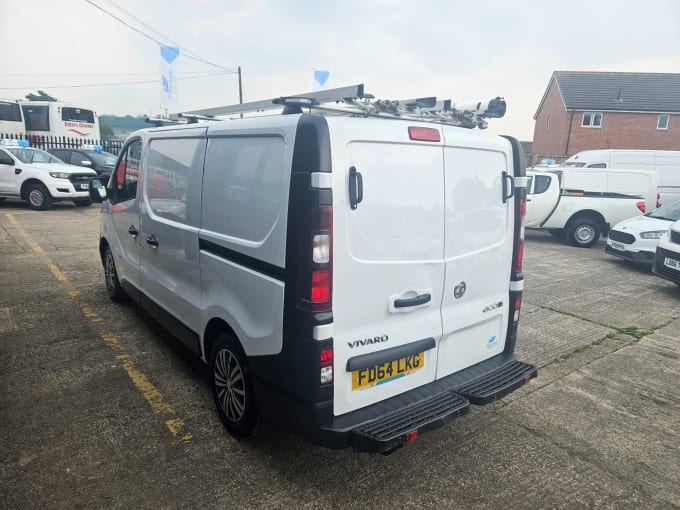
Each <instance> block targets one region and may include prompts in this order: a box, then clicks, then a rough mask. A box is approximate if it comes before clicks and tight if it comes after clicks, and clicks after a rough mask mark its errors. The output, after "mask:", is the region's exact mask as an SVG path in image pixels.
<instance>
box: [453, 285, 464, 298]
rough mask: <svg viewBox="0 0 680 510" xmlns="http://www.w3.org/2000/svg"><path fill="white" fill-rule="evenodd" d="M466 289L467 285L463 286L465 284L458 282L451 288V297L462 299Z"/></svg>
mask: <svg viewBox="0 0 680 510" xmlns="http://www.w3.org/2000/svg"><path fill="white" fill-rule="evenodd" d="M466 289H467V285H465V282H460V283H459V284H458V285H456V286H455V287H454V288H453V296H454V297H455V298H456V299H460V298H462V297H463V294H465V290H466Z"/></svg>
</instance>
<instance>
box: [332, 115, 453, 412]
mask: <svg viewBox="0 0 680 510" xmlns="http://www.w3.org/2000/svg"><path fill="white" fill-rule="evenodd" d="M328 125H329V130H330V134H331V141H332V145H331V152H332V160H333V174H332V175H333V211H334V214H333V236H334V243H333V245H334V251H333V339H334V342H333V346H334V414H335V415H340V414H343V413H346V412H349V411H353V410H355V409H358V408H361V407H364V406H367V405H370V404H373V403H375V402H378V401H381V400H384V399H386V398H389V397H392V396H394V395H397V394H400V393H403V392H405V391H408V390H411V389H413V388H415V387H417V386H421V385H423V384H426V383H429V382H432V381H433V380H434V379H435V374H436V368H437V348H436V346H437V343H438V342H439V340H440V338H441V333H442V323H441V311H440V307H441V301H442V288H443V282H444V261H443V255H444V214H445V212H444V172H443V150H442V143H441V142H436V141H434V142H433V141H429V142H426V141H414V140H411V139H410V137H409V130H408V127H409V124H408V123H406V122H396V121H385V120H378V119H364V120H362V121H361V122H357V120H356V119H346V118H329V119H328ZM427 129H431V130H432V132H431V133H435V134H437V135H439V137H441V127H439V126H434V127H432V124H430V125H428V128H427ZM350 190H352V192H353V194H354V195H355V196H356V198H357V200H355V201H354V204H352V203H351V201H350Z"/></svg>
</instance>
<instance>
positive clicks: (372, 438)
mask: <svg viewBox="0 0 680 510" xmlns="http://www.w3.org/2000/svg"><path fill="white" fill-rule="evenodd" d="M469 410H470V402H468V400H467V399H465V398H463V397H461V396H460V395H457V394H455V393H453V392H452V391H444V392H442V393H438V394H436V395H433V396H431V397H430V398H427V399H425V400H421V401H419V402H416V403H414V404H411V405H409V406H406V407H403V408H401V409H399V410H397V411H394V412H391V413H389V414H386V415H384V416H381V417H380V418H378V419H377V420H373V421H370V422H368V423H365V424H363V425H361V426H360V427H359V428H356V429H354V430H353V431H352V435H353V438H352V446H353V447H354V449H356V450H360V451H379V452H390V451H392V450H395V449H396V448H399V447H401V446H403V445H404V441H405V437H406V434H407V433H409V432H412V431H414V430H417V431H418V432H425V431H427V430H430V429H434V428H437V427H439V426H441V425H443V424H444V423H446V422H447V421H450V420H452V419H453V418H456V417H457V416H461V415H463V414H465V413H467V412H468V411H469Z"/></svg>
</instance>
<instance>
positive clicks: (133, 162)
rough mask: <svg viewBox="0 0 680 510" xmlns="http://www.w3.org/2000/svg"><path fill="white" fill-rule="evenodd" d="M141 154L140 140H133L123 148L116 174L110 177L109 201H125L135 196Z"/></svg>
mask: <svg viewBox="0 0 680 510" xmlns="http://www.w3.org/2000/svg"><path fill="white" fill-rule="evenodd" d="M141 156H142V141H141V140H135V141H133V142H132V143H131V144H130V145H128V146H127V148H126V149H125V154H124V155H123V156H122V157H121V158H120V161H119V162H118V168H116V175H115V177H114V178H113V179H111V184H110V186H112V189H110V191H111V193H109V196H110V197H111V198H112V200H111V203H114V204H115V203H118V202H125V201H126V200H130V199H133V198H135V197H136V196H137V179H138V178H139V161H140V159H141Z"/></svg>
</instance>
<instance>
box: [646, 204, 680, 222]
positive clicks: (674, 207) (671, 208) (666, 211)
mask: <svg viewBox="0 0 680 510" xmlns="http://www.w3.org/2000/svg"><path fill="white" fill-rule="evenodd" d="M645 216H647V217H649V218H657V219H659V220H671V221H678V220H680V200H676V201H675V202H670V203H668V204H664V205H662V206H661V207H659V208H658V209H654V210H653V211H650V212H648V213H647V214H645Z"/></svg>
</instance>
